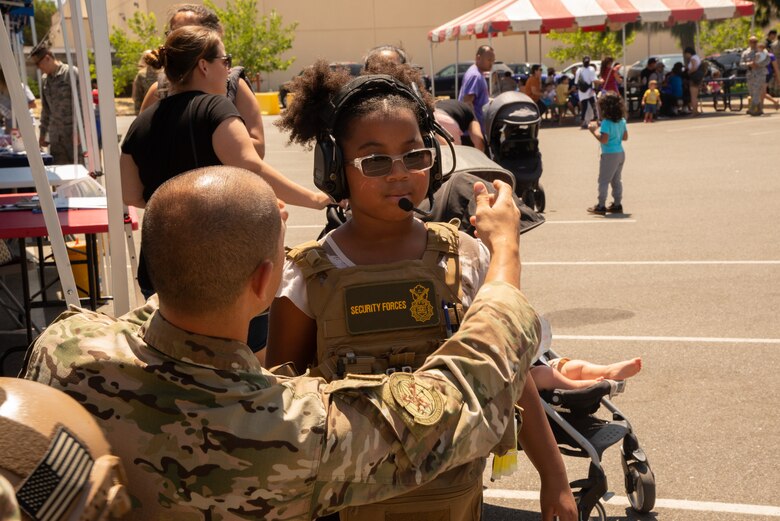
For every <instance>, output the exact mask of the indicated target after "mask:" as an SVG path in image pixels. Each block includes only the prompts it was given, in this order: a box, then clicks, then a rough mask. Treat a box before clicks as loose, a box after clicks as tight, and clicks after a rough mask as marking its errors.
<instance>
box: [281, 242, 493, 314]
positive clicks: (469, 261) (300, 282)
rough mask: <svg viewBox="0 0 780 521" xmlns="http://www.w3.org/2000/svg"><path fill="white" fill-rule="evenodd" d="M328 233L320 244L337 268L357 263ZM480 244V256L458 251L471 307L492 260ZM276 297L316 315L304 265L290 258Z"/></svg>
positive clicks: (444, 263)
mask: <svg viewBox="0 0 780 521" xmlns="http://www.w3.org/2000/svg"><path fill="white" fill-rule="evenodd" d="M332 233H333V232H331V233H329V234H328V235H326V236H325V237H323V238H322V239H320V244H325V243H326V242H327V246H328V248H326V251H327V252H328V260H329V261H330V262H332V263H333V265H334V266H335V267H336V268H337V269H343V268H351V267H353V266H355V263H354V262H352V261H351V260H350V259H349V258H348V257H347V256H346V255H344V252H342V251H341V248H339V247H338V245H337V244H336V241H334V240H333V238H332V237H331V234H332ZM477 243H478V245H479V248H478V250H479V258H477V259H473V258H470V257H468V256H466V255H464V254H463V250H461V251H460V255H458V260H459V262H460V272H461V274H462V275H461V282H460V283H461V288H462V290H463V302H462V304H463V309H464V311H465V310H466V309H468V307H469V306H470V305H471V303H472V302H473V301H474V297H476V295H477V291H478V290H479V288H480V287H482V284H484V282H485V275H486V274H487V269H488V264H490V252H489V251H488V249H487V246H485V245H484V244H483V243H482V241H480V240H477ZM440 266H441V267H443V268H444V269H445V270H446V269H447V261H446V258H442V261H441V263H440ZM276 296H277V297H287V298H288V299H290V301H292V303H293V304H295V307H297V308H298V309H300V310H301V311H302V312H303V313H305V314H306V316H307V317H309V318H312V319H313V318H315V317H314V315H313V313H312V311H311V308H310V306H309V295H308V293H307V291H306V281H305V280H304V278H303V274H302V273H301V269H300V268H299V267H298V266H296V265H295V263H293V262H292V261H291V260H290V259H286V260H285V262H284V274H283V275H282V283H281V284H280V285H279V291H278V292H277V293H276Z"/></svg>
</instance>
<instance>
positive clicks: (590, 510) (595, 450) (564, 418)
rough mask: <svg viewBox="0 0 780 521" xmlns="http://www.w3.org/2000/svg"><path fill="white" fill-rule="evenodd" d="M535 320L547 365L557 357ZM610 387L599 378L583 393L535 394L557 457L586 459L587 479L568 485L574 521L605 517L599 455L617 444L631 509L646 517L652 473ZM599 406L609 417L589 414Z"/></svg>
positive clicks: (650, 504)
mask: <svg viewBox="0 0 780 521" xmlns="http://www.w3.org/2000/svg"><path fill="white" fill-rule="evenodd" d="M541 321H542V341H541V344H542V345H541V347H540V353H541V356H540V358H539V361H538V363H540V364H547V363H548V362H549V361H550V360H553V359H555V358H559V355H558V354H557V353H556V352H555V351H553V349H552V347H551V346H550V344H551V339H552V333H551V331H550V326H549V323H548V322H547V321H546V320H545V319H543V318H542V319H541ZM618 383H623V382H618ZM613 385H614V382H612V383H610V382H609V381H607V380H604V381H602V382H599V383H597V384H595V385H592V386H590V387H588V388H586V389H578V390H572V391H563V390H554V391H540V395H541V397H542V406H543V407H544V409H545V412H546V413H547V419H548V420H549V422H550V427H551V428H552V431H553V434H554V435H555V440H556V441H557V443H558V448H559V450H560V451H561V453H562V454H564V455H566V456H574V457H578V458H590V465H589V467H588V477H587V478H584V479H577V480H574V481H572V482H571V483H570V485H571V488H572V491H573V492H574V497H575V498H576V500H577V510H578V512H579V519H581V520H583V521H585V520H598V521H606V519H607V515H606V512H605V510H604V506H603V505H602V503H601V499H602V498H605V499H608V498H609V497H611V494H609V493H608V488H607V476H606V473H605V472H604V469H603V467H602V464H601V457H602V455H603V454H604V451H605V450H606V449H608V448H609V447H611V446H613V445H616V444H617V443H619V442H621V441H622V444H621V447H620V456H621V463H622V466H623V477H624V485H625V490H626V495H627V496H628V500H629V503H630V504H631V508H633V509H634V510H636V511H637V512H640V513H647V512H650V511H651V510H652V509H653V506H654V505H655V475H654V474H653V471H652V470H651V469H650V463H649V462H648V460H647V456H646V454H645V452H644V450H642V448H641V447H640V446H639V440H638V439H637V436H636V434H635V433H634V430H633V428H632V427H631V424H630V423H629V421H628V419H627V418H626V416H625V415H624V414H623V413H622V412H621V411H620V410H619V409H618V408H617V407H616V406H615V404H614V403H613V402H612V401H611V400H610V398H611V394H612V393H613V392H614V391H615V388H614V387H613ZM621 391H622V389H621ZM602 406H603V407H604V409H606V411H608V412H609V413H610V414H611V419H609V420H608V419H602V418H599V417H597V416H595V413H596V412H597V411H598V410H599V409H600V408H601V407H602Z"/></svg>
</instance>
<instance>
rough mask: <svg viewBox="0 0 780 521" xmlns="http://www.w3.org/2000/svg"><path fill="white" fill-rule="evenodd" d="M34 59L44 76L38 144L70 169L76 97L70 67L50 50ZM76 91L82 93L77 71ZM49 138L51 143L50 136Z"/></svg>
mask: <svg viewBox="0 0 780 521" xmlns="http://www.w3.org/2000/svg"><path fill="white" fill-rule="evenodd" d="M30 58H31V59H32V60H33V62H34V63H35V66H36V67H38V68H39V69H40V70H41V72H42V73H43V79H42V80H41V129H40V131H41V132H40V138H39V139H38V144H39V145H40V146H41V147H45V146H48V147H49V153H50V154H51V155H52V156H53V157H54V164H57V165H67V164H72V163H73V162H74V157H73V143H74V128H73V117H74V115H73V93H72V91H71V88H70V86H71V83H70V82H71V76H70V69H71V68H70V67H69V66H68V65H66V64H64V63H62V62H61V61H59V60H58V59H57V58H55V57H54V54H52V52H51V51H50V50H49V49H46V48H44V47H40V48H38V49H35V50H34V51H33V52H32V54H31V55H30ZM73 72H74V76H73V77H74V79H75V81H76V91H78V70H77V69H76V67H73ZM47 134H48V139H46V135H47Z"/></svg>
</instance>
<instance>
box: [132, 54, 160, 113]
mask: <svg viewBox="0 0 780 521" xmlns="http://www.w3.org/2000/svg"><path fill="white" fill-rule="evenodd" d="M151 53H152V51H150V50H146V51H144V52H143V54H142V55H141V60H140V61H139V62H138V74H136V75H135V79H134V80H133V93H132V97H133V110H134V111H135V115H136V116H137V115H138V113H139V112H141V104H142V103H143V102H144V97H145V96H146V93H147V92H148V91H149V87H151V86H152V85H154V84H155V83H156V82H157V76H158V75H159V74H160V70H159V69H155V68H154V67H152V66H151V65H149V64H147V63H146V61H145V60H144V58H145V57H146V55H147V54H151Z"/></svg>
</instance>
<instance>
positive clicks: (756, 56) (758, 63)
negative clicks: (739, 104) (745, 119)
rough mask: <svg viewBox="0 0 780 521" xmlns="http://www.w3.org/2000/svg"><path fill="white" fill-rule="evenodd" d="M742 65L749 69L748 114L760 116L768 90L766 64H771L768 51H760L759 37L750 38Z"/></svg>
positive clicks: (743, 52) (747, 77)
mask: <svg viewBox="0 0 780 521" xmlns="http://www.w3.org/2000/svg"><path fill="white" fill-rule="evenodd" d="M739 64H740V66H742V67H744V68H746V69H747V74H746V79H747V86H748V92H749V93H750V106H749V107H748V110H747V112H748V114H750V115H751V116H760V115H762V114H763V113H764V109H763V104H764V93H765V92H766V66H767V65H769V56H768V55H767V53H766V52H765V53H763V54H761V53H759V52H758V38H757V37H756V36H751V37H750V38H749V40H748V48H747V49H745V50H744V51H742V57H741V58H740V63H739Z"/></svg>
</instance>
